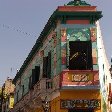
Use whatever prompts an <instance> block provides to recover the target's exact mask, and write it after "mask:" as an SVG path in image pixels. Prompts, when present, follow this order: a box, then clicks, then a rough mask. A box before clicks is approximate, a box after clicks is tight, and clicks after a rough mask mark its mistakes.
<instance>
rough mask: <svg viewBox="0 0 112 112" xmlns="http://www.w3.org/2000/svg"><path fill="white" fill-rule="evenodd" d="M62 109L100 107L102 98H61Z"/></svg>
mask: <svg viewBox="0 0 112 112" xmlns="http://www.w3.org/2000/svg"><path fill="white" fill-rule="evenodd" d="M61 108H62V109H72V108H100V100H97V99H91V100H86V99H85V100H82V99H81V100H80V99H77V100H61Z"/></svg>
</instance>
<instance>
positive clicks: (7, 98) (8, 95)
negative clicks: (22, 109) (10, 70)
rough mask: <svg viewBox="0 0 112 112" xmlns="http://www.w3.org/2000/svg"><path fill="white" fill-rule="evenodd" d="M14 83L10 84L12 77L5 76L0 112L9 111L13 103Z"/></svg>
mask: <svg viewBox="0 0 112 112" xmlns="http://www.w3.org/2000/svg"><path fill="white" fill-rule="evenodd" d="M14 88H15V86H14V84H12V79H10V78H7V80H6V81H5V83H4V84H3V86H2V95H1V96H2V97H1V99H2V102H1V106H2V110H1V112H10V110H11V109H12V108H13V104H14Z"/></svg>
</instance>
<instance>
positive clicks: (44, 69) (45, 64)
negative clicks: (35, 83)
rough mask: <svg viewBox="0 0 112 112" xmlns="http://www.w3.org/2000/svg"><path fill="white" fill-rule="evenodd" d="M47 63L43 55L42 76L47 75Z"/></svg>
mask: <svg viewBox="0 0 112 112" xmlns="http://www.w3.org/2000/svg"><path fill="white" fill-rule="evenodd" d="M47 63H48V57H43V78H46V77H47Z"/></svg>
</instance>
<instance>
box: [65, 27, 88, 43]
mask: <svg viewBox="0 0 112 112" xmlns="http://www.w3.org/2000/svg"><path fill="white" fill-rule="evenodd" d="M67 38H69V40H70V41H88V40H90V29H89V28H68V29H67Z"/></svg>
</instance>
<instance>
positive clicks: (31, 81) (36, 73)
mask: <svg viewBox="0 0 112 112" xmlns="http://www.w3.org/2000/svg"><path fill="white" fill-rule="evenodd" d="M39 77H40V66H35V68H34V69H32V76H30V77H29V89H32V88H33V86H34V85H35V84H36V83H37V82H38V81H39Z"/></svg>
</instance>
